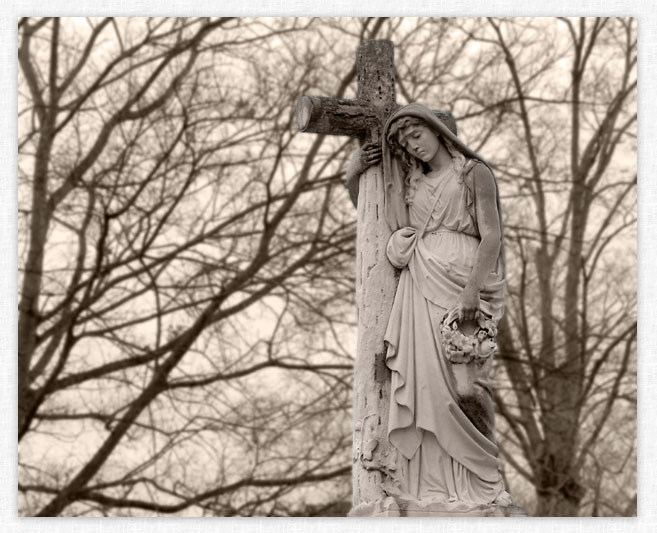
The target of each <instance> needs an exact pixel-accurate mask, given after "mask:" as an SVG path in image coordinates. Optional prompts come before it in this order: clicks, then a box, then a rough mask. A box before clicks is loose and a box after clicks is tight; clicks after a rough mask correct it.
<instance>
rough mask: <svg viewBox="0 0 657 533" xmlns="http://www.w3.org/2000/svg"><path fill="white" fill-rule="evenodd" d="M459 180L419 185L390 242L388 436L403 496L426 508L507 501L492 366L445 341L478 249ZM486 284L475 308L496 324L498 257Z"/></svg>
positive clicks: (470, 200)
mask: <svg viewBox="0 0 657 533" xmlns="http://www.w3.org/2000/svg"><path fill="white" fill-rule="evenodd" d="M389 162H390V161H389ZM468 168H472V165H470V166H469V167H468ZM463 177H464V176H462V175H458V174H457V173H456V172H452V173H447V174H442V175H441V176H439V177H438V178H432V175H431V174H429V175H427V176H425V177H423V179H422V180H420V181H419V182H418V188H417V190H416V194H415V196H414V200H413V203H412V205H410V206H408V207H407V214H406V220H407V222H406V224H404V225H402V226H401V229H397V231H394V233H393V235H392V236H391V238H390V240H389V241H388V245H387V249H386V252H387V255H388V258H389V260H390V262H391V263H392V264H393V265H395V266H396V267H397V268H402V272H401V275H400V279H399V285H398V287H397V292H396V294H395V299H394V302H393V307H392V311H391V314H390V319H389V322H388V326H387V330H386V334H385V340H386V341H387V343H388V348H387V354H386V364H387V366H388V368H390V370H391V405H390V415H389V421H388V438H389V440H390V443H391V444H392V445H393V446H394V447H395V448H396V449H397V451H398V460H397V473H398V476H399V482H400V484H401V487H402V490H403V492H407V493H408V494H409V495H410V496H411V497H413V498H417V499H422V500H424V499H428V500H438V501H467V502H475V503H484V504H487V503H492V502H493V501H495V500H496V499H497V498H499V497H502V495H503V494H504V483H503V480H502V477H501V474H500V472H499V461H498V448H497V445H496V443H495V438H494V410H493V401H492V395H491V388H490V384H489V372H490V368H491V366H490V365H491V364H492V359H491V358H488V359H486V360H483V361H472V362H470V363H462V364H454V363H452V362H451V361H450V360H449V359H448V357H447V356H446V352H445V350H444V348H443V345H442V336H441V327H442V318H443V316H444V315H445V313H446V312H447V311H448V310H449V309H450V308H452V307H453V306H454V305H455V304H456V302H457V300H458V297H459V295H460V294H461V292H462V291H463V288H464V287H465V284H466V282H467V280H468V278H469V276H470V274H471V271H472V268H473V265H474V261H475V256H476V253H477V249H478V246H479V243H480V238H479V232H478V228H477V224H476V219H475V209H474V205H475V202H476V199H475V198H474V193H473V191H474V187H473V184H472V183H467V182H466V180H464V179H463ZM391 186H393V187H394V183H391ZM388 214H390V213H388ZM402 219H403V217H402ZM425 223H426V228H424V226H425ZM414 228H420V230H416V229H414ZM423 229H424V231H422V230H423ZM484 285H485V286H484V287H483V288H482V290H481V291H480V309H481V310H482V312H484V313H486V314H487V315H489V316H490V317H492V318H491V320H493V321H494V322H495V323H496V322H497V321H498V320H499V319H500V318H501V317H502V314H503V308H504V285H505V281H504V268H503V263H502V259H501V258H500V259H499V260H498V263H497V268H496V269H495V271H493V272H491V273H490V274H489V276H488V278H487V280H486V282H485V284H484Z"/></svg>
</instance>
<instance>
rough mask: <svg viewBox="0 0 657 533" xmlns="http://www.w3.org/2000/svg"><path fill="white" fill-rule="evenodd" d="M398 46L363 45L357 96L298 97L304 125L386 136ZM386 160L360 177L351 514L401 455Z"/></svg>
mask: <svg viewBox="0 0 657 533" xmlns="http://www.w3.org/2000/svg"><path fill="white" fill-rule="evenodd" d="M393 54H394V47H393V44H392V42H391V41H366V42H364V43H363V44H362V45H361V46H360V47H359V48H358V52H357V60H356V66H357V74H358V92H357V96H356V99H355V100H346V99H337V98H327V97H317V96H307V95H304V96H302V97H301V98H300V99H299V101H298V102H297V106H296V119H297V124H298V126H299V129H300V130H301V131H304V132H309V133H321V134H329V135H348V136H350V137H357V138H359V139H361V140H368V141H371V142H380V141H381V135H382V131H383V126H384V125H385V122H386V120H387V119H388V117H389V116H390V115H391V114H392V113H393V112H394V111H395V110H396V109H397V107H398V106H397V104H396V102H395V69H394V55H393ZM383 205H384V186H383V171H382V168H381V165H375V166H372V167H370V168H368V169H367V170H366V171H365V172H364V173H363V175H362V177H361V178H360V187H359V195H358V215H357V216H358V225H357V228H358V233H357V240H356V254H357V258H356V301H357V306H358V343H357V344H358V345H357V353H356V360H355V364H354V378H355V379H354V383H355V385H354V388H355V390H354V426H353V437H354V442H353V456H352V459H353V489H354V490H353V504H354V507H353V509H352V513H351V514H358V515H362V514H367V511H366V510H367V509H369V508H372V507H373V506H374V505H375V503H376V502H377V501H380V500H382V499H384V498H385V496H386V494H385V489H386V486H387V485H388V484H390V483H391V473H392V471H393V470H394V468H395V455H394V453H395V452H394V451H393V450H392V449H391V447H390V444H389V442H388V436H387V426H388V413H389V403H390V373H389V370H388V369H387V367H386V364H385V356H386V348H385V346H384V341H383V337H384V334H385V330H386V326H387V323H388V318H389V316H390V309H391V307H392V302H393V299H394V294H395V289H396V287H397V276H396V273H395V269H394V268H393V267H392V265H391V264H390V262H389V261H388V259H387V257H386V254H385V250H386V245H387V242H388V238H389V237H390V233H391V231H390V228H389V227H388V224H387V223H386V220H385V218H384V209H383Z"/></svg>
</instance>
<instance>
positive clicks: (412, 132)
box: [386, 116, 465, 173]
mask: <svg viewBox="0 0 657 533" xmlns="http://www.w3.org/2000/svg"><path fill="white" fill-rule="evenodd" d="M386 141H387V142H388V146H389V147H390V151H391V152H392V153H393V155H394V156H395V157H398V158H399V159H400V161H401V163H402V167H403V168H404V171H405V172H408V171H409V170H411V169H412V168H414V167H415V166H422V168H423V170H424V172H425V173H426V172H427V171H428V166H427V163H428V162H429V161H431V160H432V159H433V158H434V157H435V156H436V154H437V153H438V151H439V150H440V149H441V148H442V147H445V148H446V149H447V151H448V152H449V154H450V155H451V157H452V160H453V161H454V165H455V167H457V168H458V167H461V168H462V166H463V164H464V163H465V157H464V156H463V154H462V153H461V152H460V151H459V150H457V149H456V147H455V146H454V145H453V144H452V142H451V141H450V140H449V139H447V138H445V137H444V136H442V135H441V134H440V132H437V131H435V130H433V129H432V128H431V127H430V126H429V124H427V123H426V122H425V121H424V120H422V119H421V118H419V117H414V116H402V117H399V118H398V119H396V120H394V121H393V122H391V123H390V125H389V126H388V131H387V134H386Z"/></svg>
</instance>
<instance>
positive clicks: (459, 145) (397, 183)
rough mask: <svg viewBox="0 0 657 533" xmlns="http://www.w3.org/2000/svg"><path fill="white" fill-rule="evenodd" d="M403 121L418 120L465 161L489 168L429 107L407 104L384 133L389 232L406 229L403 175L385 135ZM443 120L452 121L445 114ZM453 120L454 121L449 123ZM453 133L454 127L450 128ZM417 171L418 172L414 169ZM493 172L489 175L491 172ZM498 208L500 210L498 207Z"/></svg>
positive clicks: (406, 215)
mask: <svg viewBox="0 0 657 533" xmlns="http://www.w3.org/2000/svg"><path fill="white" fill-rule="evenodd" d="M402 117H415V118H419V119H421V120H422V121H424V122H425V123H426V125H427V126H428V127H429V128H431V130H432V131H434V132H435V133H436V135H439V136H441V137H444V138H446V139H448V140H449V141H451V143H452V144H453V145H454V147H455V148H456V149H457V150H458V151H459V152H461V153H462V154H463V155H465V156H466V158H469V159H476V160H478V161H481V162H482V163H484V164H485V165H486V166H488V167H489V168H490V165H488V164H487V163H486V161H484V159H483V158H482V157H481V156H479V155H478V154H477V153H476V152H474V151H473V150H471V149H470V148H468V147H467V146H466V145H465V144H464V143H463V141H461V139H459V138H458V137H457V136H456V133H455V131H452V130H451V129H450V128H449V127H448V125H447V124H445V122H443V120H441V118H438V116H437V115H436V114H435V113H434V112H433V111H432V110H431V109H429V108H428V107H425V106H423V105H422V104H408V105H407V106H404V107H402V108H400V109H399V110H398V111H397V112H395V113H394V114H392V115H391V116H390V118H389V119H388V121H387V122H386V125H385V127H384V129H383V139H382V143H383V177H384V183H385V211H384V212H385V217H386V221H387V222H388V225H389V226H390V229H392V230H393V231H395V230H396V229H399V228H402V227H404V226H408V225H409V220H408V208H407V205H406V203H405V201H404V198H405V192H406V191H405V179H406V175H405V174H406V173H405V172H404V170H403V169H402V166H401V163H400V161H399V160H398V159H397V158H396V157H394V154H393V153H392V150H391V147H390V145H389V144H388V133H389V131H390V126H391V124H392V123H393V122H394V121H396V120H397V119H400V118H402ZM445 117H446V118H447V117H449V118H451V116H450V115H447V114H445ZM452 120H453V119H452ZM452 127H453V128H454V130H456V126H455V125H453V126H452ZM416 171H420V169H417V170H416ZM491 172H492V171H491ZM498 207H499V206H498Z"/></svg>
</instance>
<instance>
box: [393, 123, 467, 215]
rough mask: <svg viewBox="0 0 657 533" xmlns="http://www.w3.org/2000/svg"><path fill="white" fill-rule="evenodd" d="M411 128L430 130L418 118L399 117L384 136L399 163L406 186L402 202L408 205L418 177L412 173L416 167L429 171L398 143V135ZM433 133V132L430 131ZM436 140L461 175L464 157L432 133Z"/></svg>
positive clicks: (447, 141)
mask: <svg viewBox="0 0 657 533" xmlns="http://www.w3.org/2000/svg"><path fill="white" fill-rule="evenodd" d="M411 126H425V127H427V128H430V126H429V125H428V124H427V123H426V122H425V121H424V120H422V119H421V118H418V117H401V118H399V119H397V120H395V121H394V122H392V124H390V127H389V128H388V134H387V135H386V141H387V142H388V146H389V147H390V151H391V152H392V155H393V156H394V157H397V158H398V159H399V161H400V163H401V168H402V172H403V173H404V174H405V176H406V177H405V178H404V183H405V184H406V194H405V195H404V201H405V202H406V203H407V204H408V205H412V204H413V199H414V197H415V192H416V191H417V182H418V179H419V176H418V175H417V173H416V172H413V170H414V169H415V168H417V167H418V166H419V167H421V168H422V170H423V172H424V173H425V174H426V173H427V172H428V171H429V167H428V165H427V164H426V163H425V162H424V161H421V160H420V159H417V158H416V157H414V156H412V155H411V154H409V153H408V152H407V151H406V149H405V148H404V147H403V146H402V145H401V144H400V142H399V135H400V133H402V132H403V131H404V130H405V129H407V128H410V127H411ZM432 131H434V130H432ZM434 133H435V134H436V136H437V137H438V140H440V142H442V143H443V145H444V146H445V148H447V151H448V152H449V155H451V156H452V167H453V168H454V170H455V171H456V172H457V174H458V175H459V176H461V175H462V173H463V167H464V166H465V155H463V154H462V153H461V152H460V151H459V150H458V149H457V148H456V147H455V146H454V144H453V143H452V142H451V141H450V140H449V139H446V138H445V137H443V136H442V135H440V133H438V132H436V131H434Z"/></svg>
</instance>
